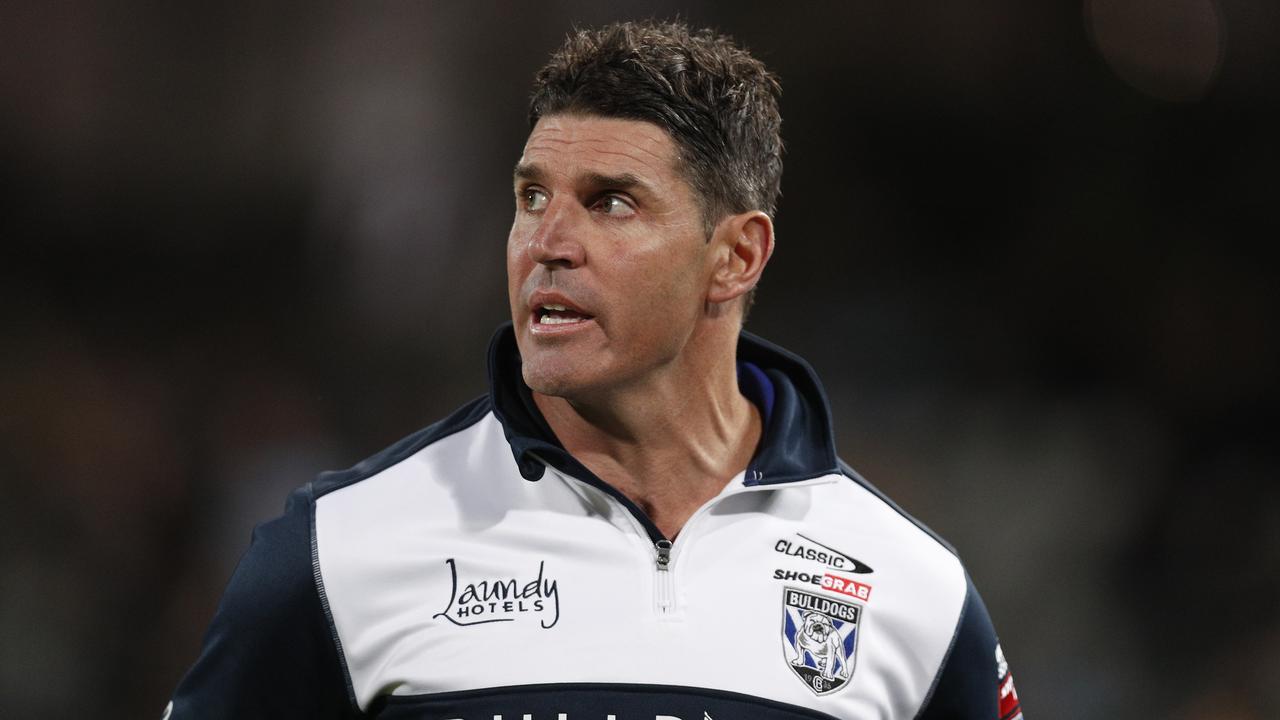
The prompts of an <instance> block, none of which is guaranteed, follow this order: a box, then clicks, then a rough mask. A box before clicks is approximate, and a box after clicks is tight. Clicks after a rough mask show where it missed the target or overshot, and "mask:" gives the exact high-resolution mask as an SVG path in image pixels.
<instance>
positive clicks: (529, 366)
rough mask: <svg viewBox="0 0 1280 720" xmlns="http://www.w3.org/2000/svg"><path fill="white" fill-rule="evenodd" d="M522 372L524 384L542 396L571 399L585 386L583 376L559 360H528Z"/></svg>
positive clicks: (522, 367) (521, 369)
mask: <svg viewBox="0 0 1280 720" xmlns="http://www.w3.org/2000/svg"><path fill="white" fill-rule="evenodd" d="M520 371H521V375H523V377H524V384H525V385H528V386H529V389H530V390H533V391H534V392H536V393H540V394H542V395H550V396H552V397H569V396H571V395H574V394H575V393H574V390H575V389H579V388H580V387H581V386H582V385H583V383H582V378H581V374H580V373H577V372H574V370H573V368H571V367H566V363H564V362H559V358H539V359H536V360H534V361H532V362H530V361H528V360H526V361H525V362H524V364H523V365H521V368H520Z"/></svg>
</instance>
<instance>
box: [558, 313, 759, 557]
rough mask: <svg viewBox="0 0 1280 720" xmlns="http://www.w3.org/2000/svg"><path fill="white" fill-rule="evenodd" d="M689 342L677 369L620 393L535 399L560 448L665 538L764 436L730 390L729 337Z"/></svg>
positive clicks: (742, 464) (733, 338)
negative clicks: (642, 514)
mask: <svg viewBox="0 0 1280 720" xmlns="http://www.w3.org/2000/svg"><path fill="white" fill-rule="evenodd" d="M721 335H725V333H721ZM690 342H691V345H692V347H690V348H687V350H686V352H684V353H681V357H680V359H679V360H678V361H677V362H676V363H673V364H672V365H670V366H668V367H664V368H662V369H661V370H659V371H656V372H654V373H653V374H652V375H651V376H649V377H646V378H644V379H643V381H641V382H637V383H632V384H630V385H628V386H627V387H619V388H611V389H609V390H608V391H606V392H602V393H596V394H593V395H591V396H590V397H573V398H565V397H555V396H550V395H543V394H541V393H537V392H535V393H534V394H533V399H534V402H535V403H536V404H537V406H538V409H539V410H540V411H541V412H542V414H543V416H544V417H545V418H546V420H547V423H548V424H549V425H550V426H551V429H552V430H553V431H555V434H556V437H557V438H559V440H560V442H561V443H562V444H563V445H564V447H565V449H566V450H568V451H569V452H570V453H572V454H573V456H574V457H576V458H577V459H578V461H579V462H581V463H582V464H583V465H584V466H586V467H587V468H588V469H589V470H591V471H592V472H593V473H595V474H596V475H597V476H598V477H600V479H602V480H604V481H605V482H607V483H609V484H610V485H612V486H613V487H614V488H616V489H617V490H618V491H619V492H621V493H623V494H624V495H626V496H627V497H628V498H630V499H631V500H632V501H633V502H635V503H636V504H637V505H638V506H639V507H640V508H641V509H643V510H644V511H645V512H646V513H647V514H648V515H649V517H650V519H651V520H653V522H654V524H655V525H657V526H658V529H659V530H661V531H662V533H663V534H664V535H665V536H666V537H668V538H671V537H675V535H676V534H677V533H678V532H679V530H680V528H682V527H683V526H684V523H685V522H686V521H687V520H688V518H689V516H690V515H692V514H693V513H694V512H695V511H696V510H697V509H698V507H700V506H701V505H703V504H704V503H706V502H707V501H708V500H710V499H711V498H712V497H714V496H715V495H716V494H718V493H719V492H720V491H721V490H722V489H723V488H724V486H725V485H726V484H727V483H728V482H729V480H730V479H732V478H733V477H734V476H735V475H737V474H738V473H740V472H742V471H743V470H745V469H746V467H747V464H748V463H749V462H750V460H751V456H752V455H753V454H754V452H755V448H756V445H757V443H758V442H759V439H760V433H761V431H762V424H761V419H760V414H759V412H758V411H757V410H756V407H755V406H754V405H753V404H752V403H751V402H750V401H749V400H747V399H746V398H745V397H743V395H742V393H741V392H740V391H739V390H738V379H737V361H736V347H737V328H736V327H734V328H733V332H732V334H731V335H728V337H719V338H715V337H702V338H699V337H696V336H695V338H694V339H692V340H691V341H690ZM695 343H697V344H695ZM704 347H705V349H706V350H707V352H703V351H701V350H702V349H703V348H704Z"/></svg>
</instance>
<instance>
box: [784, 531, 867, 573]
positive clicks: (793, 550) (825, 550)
mask: <svg viewBox="0 0 1280 720" xmlns="http://www.w3.org/2000/svg"><path fill="white" fill-rule="evenodd" d="M796 537H798V538H800V539H801V540H803V541H804V542H796V541H794V540H789V539H787V538H782V539H781V540H779V541H778V542H776V543H774V545H773V551H774V552H779V553H782V554H783V555H789V556H791V557H797V558H801V559H803V560H813V561H814V562H820V563H822V564H823V565H826V566H827V567H829V568H831V569H833V570H841V571H843V572H851V573H857V574H860V575H861V574H866V573H869V572H874V571H873V570H872V569H871V566H869V565H867V564H866V563H864V562H862V561H861V560H858V559H856V558H854V557H853V556H852V555H848V554H846V553H842V552H840V551H839V550H836V549H835V548H833V547H830V546H828V545H823V544H822V543H820V542H818V541H817V540H814V539H813V538H809V537H805V536H804V535H801V534H800V533H796Z"/></svg>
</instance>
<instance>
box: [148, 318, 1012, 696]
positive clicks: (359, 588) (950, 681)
mask: <svg viewBox="0 0 1280 720" xmlns="http://www.w3.org/2000/svg"><path fill="white" fill-rule="evenodd" d="M738 359H739V385H740V387H741V389H742V392H743V394H744V395H746V396H747V397H749V398H750V399H751V400H752V402H754V403H755V404H756V405H757V407H758V408H759V409H760V412H761V416H762V419H763V421H764V431H763V436H762V439H761V442H760V447H759V449H758V451H757V453H756V455H755V457H754V458H753V459H752V461H751V464H750V466H749V467H748V468H747V469H746V471H745V472H744V473H743V474H741V475H739V476H738V477H736V478H734V479H733V480H732V481H730V482H729V484H728V485H727V486H726V487H725V488H724V490H723V491H722V492H721V493H720V494H719V495H718V496H716V497H715V498H713V499H712V500H711V501H709V502H708V503H707V504H706V505H704V506H703V507H702V508H701V509H699V510H698V511H697V512H696V513H695V514H694V515H693V516H692V517H691V518H690V519H689V521H688V523H687V524H686V525H685V527H684V529H683V530H681V532H680V535H679V538H678V539H677V540H675V541H674V542H670V541H668V540H667V539H666V538H664V537H662V534H661V532H660V531H659V530H658V529H657V528H656V527H655V526H654V524H653V523H652V522H651V521H650V520H649V519H648V518H647V517H646V516H645V514H644V513H643V512H642V511H641V510H640V509H639V508H638V507H636V505H635V504H633V503H632V502H630V501H629V500H627V498H625V497H624V496H623V495H622V494H620V493H619V492H618V491H617V490H615V489H613V488H612V487H610V486H609V485H607V484H605V483H604V482H602V481H601V480H600V479H598V478H597V477H595V476H594V475H593V474H592V473H591V472H590V471H589V470H587V469H586V468H585V467H583V466H582V465H581V464H580V463H579V462H578V461H577V460H575V459H574V458H573V457H572V456H571V455H569V454H568V453H567V452H566V451H565V450H564V449H563V448H562V447H561V446H560V444H559V443H558V442H557V440H556V438H555V435H554V434H553V433H552V431H551V429H550V428H549V427H548V426H547V424H546V422H545V420H544V419H543V418H542V416H541V415H540V414H539V412H538V410H537V408H536V406H535V405H534V403H533V401H532V398H531V395H530V391H529V389H528V387H527V386H525V384H524V383H523V381H522V380H521V374H520V367H519V365H520V358H519V354H518V351H517V349H516V344H515V339H514V336H513V335H512V333H511V330H510V328H509V327H504V328H503V329H501V330H499V332H498V334H497V335H496V336H495V338H494V341H493V343H492V345H491V347H490V350H489V376H490V388H491V390H490V393H489V395H488V396H486V397H483V398H480V399H477V400H475V401H473V402H471V403H470V404H468V405H466V406H464V407H463V408H461V409H459V410H458V411H457V412H455V413H454V414H453V415H451V416H450V417H448V418H446V419H444V420H442V421H440V422H438V423H436V424H435V425H432V426H430V427H428V428H426V429H424V430H422V431H420V432H418V433H416V434H414V435H411V436H410V437H408V438H405V439H404V440H402V441H400V442H399V443H397V444H396V445H394V446H392V447H390V448H388V449H387V450H385V451H383V452H382V453H380V454H378V455H376V456H374V457H372V458H370V459H368V460H366V461H364V462H362V463H360V464H359V465H356V466H355V467H353V468H351V469H350V470H346V471H343V472H334V473H324V474H322V475H320V476H319V477H318V478H317V479H316V480H314V481H313V482H311V483H309V484H307V485H305V486H304V487H302V488H300V489H298V490H297V491H295V492H294V493H293V494H292V495H291V496H290V498H289V502H288V505H287V507H286V509H285V513H284V515H283V516H282V517H280V518H278V519H276V520H273V521H271V522H268V523H265V524H263V525H262V526H260V527H259V528H257V530H256V531H255V532H254V537H253V542H252V544H251V546H250V548H249V550H248V552H247V554H246V555H245V556H244V558H243V560H242V561H241V563H240V565H239V567H238V568H237V570H236V572H235V575H234V576H233V577H232V579H231V583H230V586H229V587H228V589H227V591H226V595H225V596H224V597H223V599H222V602H221V604H220V606H219V607H218V611H217V615H216V617H215V618H214V620H213V624H212V626H211V627H210V628H209V631H208V634H207V637H206V638H205V642H204V647H203V650H202V651H201V653H200V656H199V659H198V660H197V661H196V663H195V665H194V667H192V668H191V670H190V671H189V672H188V674H187V675H186V677H185V678H184V679H183V680H182V682H181V683H180V685H179V686H178V689H177V692H176V694H175V696H174V698H173V702H172V705H171V707H170V708H169V710H168V711H167V712H168V713H169V715H168V716H170V717H172V718H173V720H195V719H196V718H220V719H221V718H228V719H229V718H238V719H247V718H309V719H310V718H375V717H376V718H385V719H388V720H389V719H401V718H403V719H405V720H409V719H413V720H498V719H499V718H505V719H506V720H801V719H805V720H809V719H812V720H819V719H830V718H842V719H843V718H848V719H851V720H852V719H854V718H857V719H859V720H871V719H872V718H884V719H888V718H902V719H908V718H917V719H919V720H936V719H941V718H952V719H955V720H1011V719H1012V718H1016V717H1018V716H1019V715H1020V710H1019V709H1018V703H1017V699H1016V698H1017V695H1016V691H1014V689H1013V683H1012V678H1011V677H1010V676H1009V673H1008V669H1007V666H1006V665H1005V663H1004V660H1003V657H1000V656H999V655H1000V651H999V649H998V645H997V640H996V636H995V632H994V631H993V629H992V625H991V620H990V618H989V617H988V615H987V610H986V608H985V607H984V606H983V603H982V600H981V599H980V598H979V597H978V594H977V592H976V591H975V590H974V588H973V584H972V583H971V582H970V580H969V578H968V576H967V575H966V573H965V570H964V567H963V566H962V565H961V564H960V561H959V560H958V559H957V557H956V555H955V553H954V551H953V550H952V549H951V547H950V546H948V545H947V544H946V543H945V542H943V541H942V540H940V539H939V538H938V537H937V536H935V535H934V534H933V533H932V532H930V531H929V530H928V529H927V528H925V527H923V526H922V525H920V524H919V523H918V522H916V521H915V520H913V519H912V518H911V517H910V516H908V515H906V514H905V513H904V512H903V511H902V510H901V509H899V508H898V507H897V506H896V505H894V504H893V502H891V501H890V500H888V499H887V498H886V497H884V496H883V495H881V494H880V493H879V492H878V491H877V490H876V489H875V488H873V487H872V486H871V485H870V484H868V483H867V482H866V481H865V480H863V479H862V478H861V477H859V476H858V475H857V474H856V473H854V472H853V471H852V470H851V469H849V467H848V466H847V465H845V464H844V463H843V462H841V461H840V460H839V458H838V457H837V456H836V451H835V445H834V440H833V434H832V429H831V417H830V411H829V409H828V406H827V401H826V398H825V396H824V394H823V391H822V388H821V386H820V385H819V383H818V380H817V377H816V376H815V375H814V373H813V371H812V370H811V369H810V368H809V366H808V364H806V363H805V362H804V361H803V360H801V359H800V358H798V357H796V356H795V355H792V354H790V353H788V352H786V351H785V350H782V349H780V348H777V347H775V346H773V345H770V344H769V343H767V342H764V341H762V340H760V339H758V338H755V337H752V336H751V335H749V334H746V333H744V334H743V335H742V338H741V340H740V342H739V346H738Z"/></svg>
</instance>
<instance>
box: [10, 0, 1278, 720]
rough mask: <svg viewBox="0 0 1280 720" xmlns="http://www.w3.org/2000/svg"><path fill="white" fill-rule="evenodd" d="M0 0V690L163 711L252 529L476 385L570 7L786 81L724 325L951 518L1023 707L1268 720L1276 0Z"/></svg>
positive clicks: (128, 713)
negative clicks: (752, 232)
mask: <svg viewBox="0 0 1280 720" xmlns="http://www.w3.org/2000/svg"><path fill="white" fill-rule="evenodd" d="M927 5H928V7H925V8H911V9H908V8H905V7H903V6H901V5H900V4H899V3H886V2H857V3H841V4H835V3H830V4H817V3H813V4H811V3H801V2H792V3H785V4H779V3H759V4H742V3H737V4H733V5H728V4H713V3H709V2H707V3H697V2H694V3H657V4H650V5H644V6H642V7H639V8H637V9H633V10H627V11H625V12H623V11H621V10H617V9H611V8H610V7H609V5H608V4H606V3H598V2H595V3H589V2H546V3H520V4H517V3H462V2H453V3H413V4H409V3H389V4H383V3H358V4H341V5H328V4H317V3H312V2H305V3H293V4H288V3H284V4H278V3H258V2H226V3H209V4H200V5H194V4H172V3H147V4H142V3H129V4H125V3H121V4H112V3H88V2H6V3H5V4H4V6H3V9H2V10H0V190H2V192H0V238H2V240H3V245H2V250H0V482H2V483H3V487H2V490H3V493H2V495H0V497H2V498H3V499H2V500H0V540H2V545H0V716H2V717H4V718H28V717H31V718H34V717H42V718H83V717H94V718H100V719H103V720H112V719H115V718H121V719H123V718H138V717H144V718H145V717H151V716H153V714H154V715H156V716H158V714H159V712H160V710H161V708H163V707H164V704H165V702H166V701H167V699H168V695H169V693H170V691H171V690H172V688H173V686H174V685H175V683H176V682H177V681H178V679H179V677H180V676H181V673H182V672H183V671H184V670H185V668H186V667H187V666H188V665H189V664H190V663H191V662H192V661H193V660H194V658H195V655H196V652H197V650H198V648H199V642H200V637H201V635H202V633H203V631H204V628H205V626H206V625H207V623H208V621H209V618H210V616H211V614H212V612H213V609H214V606H215V604H216V602H217V599H218V597H219V595H220V593H221V590H222V587H223V585H224V583H225V582H226V580H227V578H228V576H229V574H230V572H231V570H232V568H233V567H234V564H235V562H236V560H237V558H238V556H239V554H240V553H241V552H242V551H243V550H244V548H245V547H246V546H247V543H248V538H249V532H250V529H251V528H252V526H253V525H254V524H255V523H257V522H260V521H262V520H264V519H266V518H268V517H270V516H272V515H274V514H276V513H278V512H279V511H280V510H281V509H282V508H283V501H284V497H285V495H286V493H287V492H288V490H289V489H291V488H293V487H295V486H297V485H300V484H302V483H304V482H306V481H307V480H308V479H310V477H311V476H312V475H314V474H315V473H316V472H317V471H319V470H321V469H327V468H340V467H346V466H348V465H350V464H352V463H354V462H356V461H358V460H359V459H361V458H363V457H365V456H367V455H370V454H372V453H373V452H375V451H377V450H379V449H380V448H382V447H383V446H385V445H387V444H389V443H391V442H392V441H394V440H396V439H397V438H399V437H401V436H403V435H406V434H408V433H409V432H411V431H412V430H415V429H417V428H419V427H421V426H424V425H426V424H428V423H430V422H432V421H433V420H435V419H437V418H438V417H440V416H441V415H443V414H445V413H446V412H448V411H449V410H451V409H452V408H453V407H454V406H456V405H458V404H460V403H461V402H464V401H465V400H467V399H470V398H471V397H474V396H475V395H478V394H480V393H481V392H483V391H484V377H483V371H482V365H483V362H482V360H483V355H484V351H485V347H486V343H487V339H488V337H489V335H490V333H491V332H492V330H493V328H494V327H495V326H496V325H498V324H499V323H500V322H502V321H503V320H504V318H505V316H506V300H505V278H504V270H503V267H504V266H503V255H504V243H505V239H506V232H507V228H508V224H509V222H510V217H511V211H512V201H511V198H510V171H511V166H512V164H513V163H514V161H515V159H516V158H517V157H518V155H519V152H520V149H521V146H522V144H523V141H524V137H525V135H526V133H527V130H528V128H527V125H526V121H525V97H526V92H527V89H528V86H529V81H530V79H531V77H532V73H533V72H534V70H535V69H536V68H537V67H538V66H539V65H540V64H541V63H542V62H543V61H544V59H545V57H546V56H547V54H548V52H549V51H550V50H551V49H552V48H553V47H555V46H556V45H557V44H558V43H559V41H560V40H561V38H562V37H563V36H564V34H565V32H566V31H567V30H568V29H569V27H570V26H571V25H572V24H573V23H580V24H588V25H590V24H598V23H601V22H605V21H609V20H614V19H620V18H624V17H645V16H650V15H653V16H658V17H671V16H674V15H676V14H677V13H678V14H679V15H681V16H682V17H684V18H686V19H687V20H688V21H690V22H691V23H692V24H695V25H711V26H714V27H716V28H719V29H720V30H722V31H724V32H727V33H729V34H731V35H733V36H734V37H736V38H737V39H738V40H739V41H741V42H742V43H743V44H745V45H747V46H748V47H749V48H751V49H752V50H753V51H754V52H755V53H756V54H757V55H758V56H760V57H761V58H762V59H763V60H765V62H766V63H768V64H769V65H770V66H771V67H772V68H773V69H774V70H775V71H776V72H777V73H778V74H779V75H780V76H781V78H782V80H783V86H784V98H783V115H784V118H785V124H784V137H785V139H786V142H787V144H788V155H787V159H786V166H787V169H786V173H785V175H784V178H783V192H784V198H783V201H782V203H781V208H780V211H779V215H778V218H777V226H778V238H779V239H778V251H777V253H776V255H775V256H774V260H773V262H772V264H771V265H770V267H769V270H768V272H767V273H766V277H765V281H764V284H763V286H762V288H761V291H760V296H759V301H758V304H757V306H756V309H755V310H754V312H753V315H752V317H751V320H750V324H749V329H751V330H753V331H754V332H756V333H759V334H761V335H764V336H766V337H768V338H770V339H772V340H774V341H776V342H778V343H780V344H782V345H784V346H786V347H789V348H791V349H793V350H794V351H796V352H798V353H800V354H802V355H804V356H806V357H807V358H809V359H810V361H811V362H812V363H813V364H814V365H815V366H816V367H817V369H818V371H819V373H820V374H821V375H822V377H823V378H824V380H825V382H826V384H827V388H828V390H829V391H830V393H831V395H832V399H833V405H834V411H835V414H836V423H837V432H838V435H839V440H840V443H841V445H842V450H843V455H844V456H845V458H846V459H847V460H849V462H850V463H851V464H852V465H854V467H856V468H858V469H860V470H861V471H862V472H863V473H864V474H866V475H867V476H868V477H869V478H870V479H871V480H872V481H873V482H875V483H876V484H878V485H879V486H880V487H881V488H883V489H884V490H885V491H887V492H888V493H889V494H890V495H891V496H893V497H894V498H896V499H897V500H898V501H899V502H900V503H901V504H902V505H904V506H905V507H906V508H907V509H908V510H909V511H911V512H913V513H914V514H916V515H917V516H918V517H919V518H921V519H922V520H923V521H925V522H926V523H928V524H930V525H931V526H932V527H934V528H935V529H936V530H938V531H939V532H941V533H942V534H943V535H945V536H946V537H948V538H949V539H950V540H952V541H953V542H954V543H955V545H956V546H957V547H958V548H959V550H960V552H961V553H962V556H963V557H964V558H965V559H966V561H967V563H968V566H969V568H970V571H971V573H972V574H973V576H974V578H975V581H976V582H977V584H978V586H979V587H980V588H982V589H983V592H984V595H985V597H986V600H987V603H988V605H989V606H990V609H991V612H992V615H993V616H994V618H995V621H996V625H997V627H998V628H999V629H1000V631H1001V634H1002V636H1003V640H1004V643H1003V644H1004V648H1005V650H1006V652H1007V654H1008V656H1009V658H1010V660H1011V662H1012V667H1013V669H1014V673H1015V676H1016V677H1017V681H1018V688H1019V690H1020V691H1021V694H1022V696H1023V697H1024V699H1025V700H1024V706H1025V707H1026V708H1027V711H1028V713H1029V717H1030V718H1032V719H1033V720H1054V719H1065V718H1072V719H1074V718H1092V717H1098V718H1104V717H1159V718H1166V717H1167V718H1175V719H1179V720H1191V719H1197V720H1198V719H1213V720H1217V719H1224V720H1226V719H1229V720H1253V719H1261V718H1269V719H1274V718H1278V717H1280V689H1278V688H1280V486H1278V485H1277V482H1276V475H1277V468H1280V458H1278V457H1277V455H1278V451H1277V442H1276V440H1277V433H1276V431H1277V422H1276V420H1277V412H1278V410H1277V409H1278V408H1280V403H1278V402H1277V400H1278V398H1277V382H1276V381H1277V375H1278V373H1277V368H1278V367H1280V358H1278V357H1277V355H1278V354H1280V338H1278V337H1277V328H1276V322H1275V320H1276V312H1275V309H1276V307H1277V299H1278V298H1277V295H1278V294H1280V293H1278V292H1277V287H1276V275H1275V266H1274V265H1273V264H1272V263H1271V255H1272V253H1271V247H1270V246H1271V245H1273V244H1274V243H1275V242H1276V239H1277V238H1280V222H1278V219H1277V206H1278V203H1277V199H1278V192H1277V189H1278V186H1280V184H1278V183H1277V172H1278V170H1277V168H1280V141H1278V140H1277V131H1278V128H1280V124H1278V121H1280V83H1278V82H1277V79H1278V78H1280V72H1278V71H1280V32H1278V31H1280V7H1278V6H1277V4H1276V3H1275V2H1271V1H1270V0H1090V1H1088V2H1052V3H1047V2H1023V1H1022V0H997V1H995V2H973V3H941V2H940V3H928V4H927Z"/></svg>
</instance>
